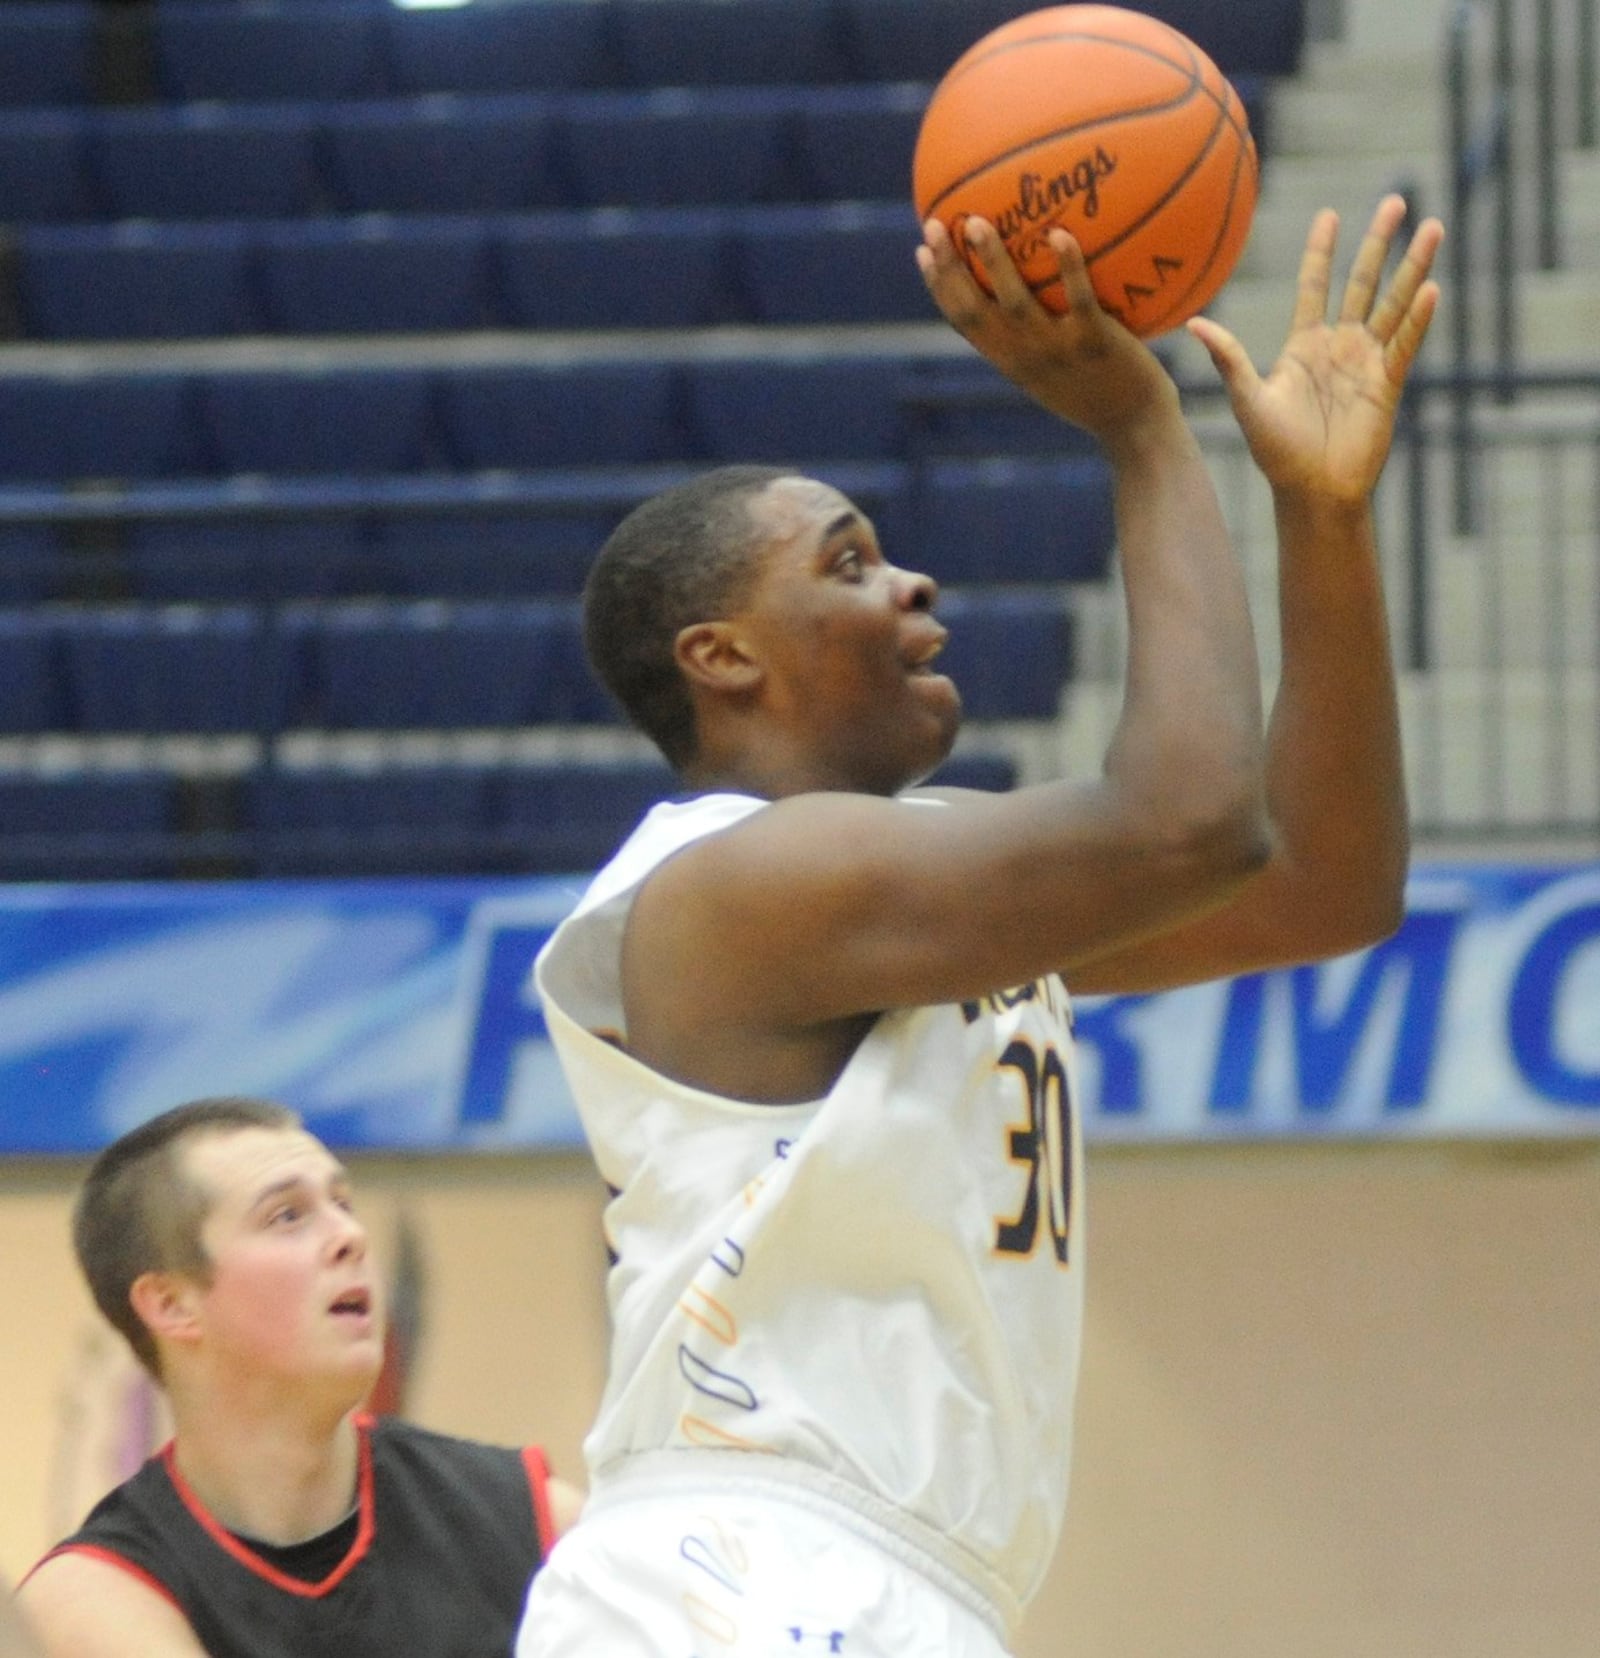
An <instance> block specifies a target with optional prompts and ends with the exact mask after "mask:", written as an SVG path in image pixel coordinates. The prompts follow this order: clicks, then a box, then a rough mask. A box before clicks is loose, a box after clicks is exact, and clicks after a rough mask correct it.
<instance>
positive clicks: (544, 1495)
mask: <svg viewBox="0 0 1600 1658" xmlns="http://www.w3.org/2000/svg"><path fill="white" fill-rule="evenodd" d="M522 1466H523V1468H524V1469H526V1470H527V1475H528V1490H529V1492H530V1494H531V1495H532V1497H533V1529H534V1531H535V1532H536V1533H537V1535H538V1538H539V1561H540V1564H541V1565H542V1564H543V1563H544V1561H545V1560H546V1559H547V1558H548V1557H549V1554H550V1551H551V1549H553V1548H554V1547H555V1542H556V1521H555V1515H554V1514H553V1513H552V1511H551V1508H550V1464H549V1462H548V1461H547V1460H546V1458H545V1454H544V1451H543V1449H542V1448H541V1447H540V1446H538V1445H524V1446H523V1448H522Z"/></svg>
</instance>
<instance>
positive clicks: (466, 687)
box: [307, 602, 571, 730]
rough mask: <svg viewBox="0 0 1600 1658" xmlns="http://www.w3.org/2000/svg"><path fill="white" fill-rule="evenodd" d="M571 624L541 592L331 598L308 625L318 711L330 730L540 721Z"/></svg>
mask: <svg viewBox="0 0 1600 1658" xmlns="http://www.w3.org/2000/svg"><path fill="white" fill-rule="evenodd" d="M562 626H568V627H570V626H571V623H570V621H568V620H567V619H566V618H564V617H562V616H560V615H559V614H558V613H557V612H555V611H554V610H553V609H552V607H551V606H549V605H542V604H538V603H532V602H530V603H523V604H511V603H501V604H443V603H422V604H403V605H393V604H389V605H382V604H360V605H355V604H352V605H338V606H333V607H330V608H328V609H326V610H324V611H323V612H322V613H321V614H320V615H319V616H318V617H317V618H316V621H315V623H314V625H313V626H311V628H310V630H309V631H308V635H307V640H308V644H309V645H310V648H311V650H312V653H313V661H314V663H315V666H316V680H317V684H318V688H319V700H318V705H317V714H316V717H317V719H318V721H319V723H320V724H321V725H323V726H324V727H326V728H328V729H331V730H411V729H447V728H461V727H506V726H520V725H528V724H534V723H537V720H538V719H539V717H540V707H541V703H542V702H543V701H544V700H545V693H546V685H545V681H547V680H548V679H549V677H550V658H551V654H552V651H551V641H552V639H553V637H554V635H555V634H556V632H557V631H558V630H559V628H561V627H562Z"/></svg>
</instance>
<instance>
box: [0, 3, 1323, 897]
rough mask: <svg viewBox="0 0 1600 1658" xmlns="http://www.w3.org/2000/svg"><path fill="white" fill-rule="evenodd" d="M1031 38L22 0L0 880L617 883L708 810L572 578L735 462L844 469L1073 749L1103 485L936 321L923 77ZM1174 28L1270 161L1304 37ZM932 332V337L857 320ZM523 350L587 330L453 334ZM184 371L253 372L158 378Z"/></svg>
mask: <svg viewBox="0 0 1600 1658" xmlns="http://www.w3.org/2000/svg"><path fill="white" fill-rule="evenodd" d="M1025 9H1027V7H1025V6H1022V5H1018V4H1015V3H1014V0H506V3H499V0H496V3H482V4H477V5H472V6H463V7H459V8H440V9H408V8H405V7H400V6H395V5H392V4H390V3H388V0H149V3H148V4H144V5H141V6H138V7H113V8H107V7H104V6H99V5H96V4H94V3H92V0H38V3H36V4H17V5H10V6H5V7H0V225H3V226H4V227H5V232H6V238H7V244H8V246H7V251H6V256H5V257H4V258H3V259H0V318H4V319H5V320H6V323H7V324H8V325H9V328H10V331H11V333H12V335H13V338H14V340H15V341H16V343H17V344H18V345H19V346H22V347H26V348H37V354H36V355H35V356H34V357H32V358H29V359H28V360H27V361H26V362H25V364H23V366H19V367H13V366H9V365H3V364H0V433H3V434H4V439H5V441H4V442H3V443H0V751H3V754H4V757H5V758H4V763H3V764H0V876H3V877H7V878H24V877H29V876H36V875H46V876H48V875H54V874H59V873H62V872H63V871H68V872H79V873H84V874H90V875H100V874H116V873H124V874H136V875H144V874H156V875H161V874H174V873H178V874H182V873H205V874H211V873H217V872H219V871H220V872H229V871H231V872H242V873H299V872H318V871H339V872H347V873H388V872H394V871H400V870H405V869H450V868H464V867H471V868H506V869H522V868H549V869H582V868H585V867H589V866H592V865H593V864H594V863H596V862H598V861H599V860H600V859H601V858H602V857H603V856H604V854H605V853H606V851H607V850H608V849H609V847H610V846H611V845H613V844H614V843H615V841H616V839H617V838H618V837H619V836H620V834H621V833H623V832H624V831H625V829H626V828H627V826H628V825H629V824H630V823H631V822H632V821H633V820H634V819H635V818H636V817H637V816H638V814H639V812H640V811H641V810H642V809H643V808H644V807H645V806H646V805H648V804H649V803H650V802H651V801H653V800H655V799H659V798H662V797H664V796H665V795H667V794H668V793H670V791H671V788H672V782H671V779H670V776H669V775H668V773H667V772H666V770H665V768H664V767H663V766H662V765H661V764H660V763H659V762H657V761H655V760H654V759H650V758H645V757H642V755H641V753H640V750H639V748H638V747H629V746H628V743H627V739H626V736H625V734H624V733H623V731H622V730H621V728H620V725H619V721H618V715H617V711H616V710H615V709H614V708H613V707H612V705H611V703H610V701H609V699H608V698H607V697H606V696H605V694H604V693H603V692H602V691H601V690H600V688H599V687H598V686H597V685H596V684H595V682H594V681H593V679H592V677H591V676H590V675H589V673H588V671H587V669H586V666H585V663H584V659H583V650H582V642H581V633H580V627H579V614H578V595H579V593H580V591H581V586H582V581H583V577H584V574H585V572H586V570H587V567H588V564H589V562H590V560H591V558H592V556H593V553H594V551H595V549H596V548H597V547H598V545H599V544H600V542H601V541H602V540H603V539H604V537H605V535H606V534H607V533H608V532H609V531H610V529H611V528H612V527H613V526H614V525H615V524H616V523H617V522H618V521H619V520H620V518H621V517H622V516H623V515H624V514H625V513H626V512H627V511H628V510H629V509H630V508H631V507H632V506H633V505H634V504H636V503H637V502H638V501H640V500H642V499H643V498H645V497H646V496H647V495H649V494H651V493H653V492H654V491H655V490H657V489H658V488H660V487H662V486H663V485H664V484H666V483H668V482H671V481H674V480H675V479H677V478H680V477H684V476H687V475H689V474H690V473H692V472H695V471H699V470H702V469H703V468H705V467H707V466H710V465H716V464H720V463H722V462H727V461H734V460H741V461H742V460H765V461H771V462H775V463H779V464H785V465H795V466H797V467H801V468H804V469H805V470H807V471H809V472H811V473H813V474H814V475H816V476H819V477H823V478H825V479H827V480H828V481H830V482H833V483H835V484H837V485H838V487H840V488H841V489H843V490H845V491H846V492H847V493H848V494H850V495H851V496H852V498H853V499H855V500H856V501H857V502H858V503H859V504H860V505H861V506H862V507H863V508H864V509H865V510H866V511H867V512H868V513H870V514H871V516H872V517H873V519H874V521H875V522H876V524H877V527H878V530H879V533H880V536H881V537H882V539H883V541H884V544H885V547H886V550H887V552H888V554H889V556H890V557H892V558H895V559H897V560H898V561H900V562H903V563H906V564H910V565H914V566H917V567H920V568H925V569H927V570H928V571H930V573H932V574H933V575H934V576H936V577H937V578H938V579H939V581H940V582H941V584H943V586H944V588H945V589H946V591H945V595H944V597H943V599H942V600H941V614H942V615H943V617H944V618H945V620H946V621H947V622H948V624H949V626H950V628H951V641H950V645H949V647H948V651H947V655H946V659H945V660H946V663H947V665H948V666H949V667H950V669H951V671H952V672H954V673H955V674H956V676H957V678H958V680H959V682H960V683H961V685H962V689H963V694H964V698H965V702H966V706H967V710H968V714H969V717H970V718H971V719H972V720H973V721H974V722H975V723H976V726H977V729H978V730H979V731H980V732H981V731H983V730H984V729H986V728H987V727H988V726H989V725H990V724H991V723H993V724H994V725H996V726H1007V725H1010V724H1013V723H1016V722H1022V723H1032V722H1041V721H1049V720H1051V719H1053V718H1054V717H1055V716H1056V714H1057V711H1058V709H1059V706H1060V700H1061V696H1062V693H1063V689H1064V687H1065V686H1066V685H1067V684H1068V682H1069V681H1070V678H1071V675H1072V672H1073V652H1074V643H1075V642H1074V636H1073V627H1072V620H1073V618H1072V607H1071V604H1070V601H1069V594H1068V590H1069V588H1070V587H1071V586H1072V585H1073V584H1079V583H1094V582H1098V581H1100V580H1102V579H1103V578H1104V577H1105V575H1106V572H1107V570H1108V568H1109V563H1110V558H1111V554H1112V547H1113V541H1114V528H1113V522H1112V515H1111V500H1110V491H1109V484H1108V479H1107V475H1106V473H1105V470H1104V467H1103V466H1102V464H1101V463H1100V461H1099V460H1098V458H1097V457H1096V456H1094V455H1093V454H1092V453H1091V452H1090V451H1089V450H1088V449H1087V448H1086V447H1085V446H1084V445H1083V444H1082V443H1081V442H1079V441H1078V440H1076V439H1075V438H1074V435H1073V434H1072V433H1071V432H1070V431H1066V430H1064V429H1063V428H1062V427H1061V426H1060V425H1059V423H1057V422H1055V421H1053V420H1051V419H1049V418H1048V417H1045V416H1043V415H1042V414H1041V413H1040V412H1039V411H1037V410H1035V409H1033V408H1031V406H1027V405H1024V404H1021V403H1020V402H1019V401H1018V399H1017V398H1016V397H1015V395H1012V394H1009V393H1008V392H1007V391H1006V389H1005V388H1004V387H1003V386H1002V385H1001V384H1000V382H999V381H998V379H997V377H996V376H995V375H994V374H993V373H992V371H990V370H989V369H988V368H987V366H986V365H984V364H982V363H981V362H979V361H978V360H977V359H976V358H975V357H970V356H968V355H964V354H963V353H962V352H961V351H960V349H959V348H956V347H955V346H954V343H953V339H952V338H951V337H949V336H948V335H947V331H944V330H942V328H938V327H936V326H935V325H936V324H937V317H936V313H935V311H934V309H933V307H932V304H931V302H930V300H929V299H928V296H927V294H926V291H925V289H924V288H923V285H922V282H921V279H920V277H919V275H918V273H917V271H916V267H915V263H914V260H913V258H912V249H913V248H914V246H915V243H916V240H917V228H916V224H915V218H914V215H913V212H912V209H911V206H910V202H909V176H910V164H911V152H912V147H913V144H914V141H915V135H916V130H917V124H918V121H919V120H920V117H921V112H922V110H923V108H924V107H925V105H926V101H927V98H928V96H929V94H930V91H931V88H932V84H933V82H934V80H935V79H936V78H937V76H938V75H939V74H940V73H942V71H943V69H944V68H945V67H947V66H948V64H949V63H950V62H951V61H953V59H954V58H955V57H956V56H957V55H958V54H959V52H960V51H961V50H963V49H964V48H965V46H966V45H968V44H970V43H971V41H972V40H974V39H976V38H977V36H978V35H980V34H982V33H983V32H984V31H985V30H986V29H988V28H989V27H992V26H993V25H994V24H996V23H998V22H1000V21H1002V20H1003V19H1004V18H1006V17H1009V16H1013V15H1016V14H1017V13H1018V12H1020V11H1022V10H1025ZM1148 9H1151V10H1154V11H1157V12H1158V14H1160V15H1165V16H1167V17H1169V19H1170V20H1171V21H1173V22H1174V23H1176V24H1177V25H1178V26H1179V27H1182V28H1186V29H1187V30H1188V31H1189V32H1190V33H1192V34H1193V35H1195V37H1196V38H1197V39H1199V40H1200V42H1201V44H1202V45H1205V46H1207V47H1208V49H1210V50H1212V51H1213V54H1214V55H1215V56H1217V57H1218V60H1219V62H1221V63H1222V64H1223V67H1224V68H1225V69H1227V70H1229V71H1230V72H1232V73H1234V75H1235V77H1236V79H1237V81H1238V84H1239V89H1240V91H1241V94H1242V95H1243V96H1244V97H1245V100H1246V104H1247V107H1248V108H1249V110H1250V113H1251V117H1252V122H1253V124H1254V125H1255V126H1256V130H1257V134H1258V138H1259V139H1263V140H1264V139H1265V136H1266V131H1267V117H1268V106H1267V92H1268V88H1269V84H1270V77H1271V76H1273V75H1275V74H1281V73H1285V72H1289V71H1290V70H1291V69H1292V67H1293V60H1294V58H1295V56H1296V55H1297V54H1298V51H1299V49H1300V37H1301V34H1303V26H1302V25H1301V24H1300V23H1299V22H1298V21H1297V20H1298V19H1299V17H1300V12H1301V8H1300V6H1299V5H1298V4H1290V3H1283V4H1279V3H1278V0H1263V9H1264V11H1271V12H1273V14H1274V16H1278V15H1280V14H1281V17H1282V18H1283V19H1286V20H1288V21H1287V22H1286V23H1284V24H1283V26H1281V27H1274V28H1266V29H1262V28H1260V27H1255V28H1248V27H1243V26H1241V25H1240V23H1239V22H1238V20H1237V19H1236V18H1235V17H1234V16H1233V14H1232V13H1230V12H1229V11H1228V10H1227V8H1223V7H1220V6H1217V5H1215V4H1208V3H1206V0H1187V3H1185V0H1161V3H1159V4H1155V5H1152V6H1150V7H1149V8H1148ZM1249 9H1250V10H1251V12H1252V15H1254V12H1255V8H1249ZM108 11H115V12H117V13H118V14H119V15H118V17H117V19H116V27H115V28H114V29H113V28H110V27H109V25H108V16H107V13H108ZM119 43H120V49H122V50H124V51H127V50H128V49H129V48H130V46H131V47H132V48H133V49H134V55H133V58H132V59H131V60H129V61H128V62H125V63H124V64H123V65H122V69H121V80H120V81H119V80H118V79H117V75H116V74H114V73H111V72H110V71H112V70H114V69H115V68H116V65H115V64H114V63H113V62H112V57H111V56H109V55H108V54H114V50H115V49H118V47H119ZM141 77H142V79H141ZM130 87H131V88H132V91H130ZM113 88H115V89H116V90H108V89H113ZM907 324H911V325H919V324H920V325H926V326H927V327H928V329H929V331H930V333H938V334H939V335H940V336H941V340H940V345H939V348H938V349H933V350H929V351H927V352H923V351H921V350H920V349H919V348H918V347H916V346H914V345H913V346H910V347H905V348H896V349H892V350H891V349H888V348H886V347H884V346H882V345H880V344H875V343H872V342H871V341H870V340H868V339H867V337H866V336H867V334H868V333H870V331H872V330H874V329H876V328H879V327H884V326H887V327H891V328H904V325H907ZM707 330H716V331H721V332H723V333H727V334H729V335H730V338H731V342H732V343H730V338H724V339H722V340H720V342H719V343H718V344H717V345H716V347H715V348H714V349H712V348H706V349H702V344H701V336H702V333H703V331H707ZM613 331H625V332H626V334H627V336H628V338H629V340H630V341H631V343H630V344H628V345H627V347H626V348H623V347H621V346H619V345H618V344H617V343H616V342H615V341H611V340H609V338H602V336H607V337H608V336H609V335H610V334H611V333H612V332H613ZM792 331H801V332H803V333H804V336H805V337H804V339H803V340H801V339H790V338H789V335H790V333H791V332H792ZM835 331H838V332H835ZM487 334H495V335H499V336H502V337H503V338H504V339H505V340H507V341H513V340H517V339H526V338H528V337H530V336H532V337H543V336H546V335H548V336H550V337H551V338H552V339H553V340H561V339H563V338H565V337H570V338H571V341H572V344H571V346H570V348H564V349H562V350H559V351H552V352H537V353H529V352H526V351H522V350H518V349H511V348H508V349H507V350H506V351H505V352H504V353H502V354H499V355H496V354H495V353H492V352H485V351H482V350H474V351H471V352H462V353H459V354H452V352H451V351H450V350H449V349H447V348H446V349H441V347H440V341H441V340H445V341H448V340H449V339H451V338H455V337H461V338H466V337H468V336H480V337H481V336H484V335H487ZM733 336H736V337H733ZM773 338H782V339H784V340H785V341H786V343H784V344H783V345H781V346H777V347H774V346H772V345H769V344H766V343H762V342H765V341H768V340H771V339H773ZM412 341H416V342H417V343H418V344H419V345H421V344H426V345H427V349H426V350H419V351H417V352H416V354H415V355H410V354H408V349H407V348H408V345H409V343H410V342H412ZM164 342H191V343H195V344H198V343H201V342H209V344H210V346H212V347H214V348H215V349H214V350H212V351H211V353H210V355H207V356H204V357H200V356H196V355H192V354H189V355H183V354H176V353H173V354H167V355H158V354H153V353H150V352H149V351H148V350H145V351H144V353H143V354H142V355H139V356H138V359H137V361H134V359H133V357H131V356H128V355H127V354H126V353H127V351H128V348H133V351H134V352H135V353H136V354H137V353H138V351H139V348H148V347H150V346H152V345H154V344H159V343H164ZM320 342H330V343H332V342H338V344H339V345H340V347H341V348H342V349H340V350H338V351H333V352H328V353H325V354H319V353H317V352H315V351H313V350H311V349H309V348H310V347H313V346H315V345H317V344H318V343H320ZM362 342H365V343H366V345H367V346H368V347H369V349H367V350H366V351H365V352H364V353H363V352H359V351H358V352H352V351H351V350H349V349H347V348H348V347H349V346H350V345H351V344H352V343H356V344H360V343H362ZM741 342H747V343H748V346H749V348H748V349H745V348H744V344H743V343H741ZM101 347H107V348H115V349H116V350H117V351H118V352H122V353H124V355H122V356H116V357H113V356H109V355H108V356H107V357H105V358H104V359H103V360H102V359H98V358H96V356H95V352H96V350H97V349H98V348H101ZM289 347H293V348H294V350H293V351H292V352H290V351H288V350H287V349H280V348H289ZM51 353H55V355H53V356H52V355H51ZM544 735H549V736H550V738H551V741H552V742H553V743H554V748H553V750H551V752H553V753H555V754H556V755H557V757H556V758H541V757H540V756H541V755H542V754H543V753H544V750H542V749H540V748H539V746H538V742H537V741H535V742H534V745H533V747H532V748H528V747H526V746H519V744H518V741H517V739H519V738H522V737H530V736H531V737H532V738H533V739H539V738H541V737H542V736H544ZM485 741H487V742H488V747H487V748H485V747H484V746H483V745H484V743H485ZM419 743H420V744H421V747H420V748H418V747H417V746H416V745H417V744H419ZM97 745H98V746H97ZM407 745H411V746H409V747H408V746H407ZM586 745H587V746H586ZM486 755H487V756H489V757H487V758H486V757H485V756H486ZM63 756H65V757H66V758H65V760H63ZM174 756H177V758H176V759H174ZM419 756H420V757H419ZM75 757H76V758H75ZM63 768H64V769H63ZM75 768H76V769H75ZM1015 776H1016V762H1015V761H1014V760H1013V759H1011V758H1008V757H1007V756H1006V755H1003V754H998V753H992V754H982V753H963V754H962V755H960V756H958V757H957V758H956V760H954V761H953V762H952V763H951V766H950V768H948V772H947V775H946V777H945V778H942V779H941V780H948V781H955V782H965V783H969V784H974V785H976V786H980V787H1007V786H1009V785H1010V784H1011V782H1013V781H1014V780H1015ZM68 827H70V828H71V830H72V835H71V837H70V844H69V843H68V840H66V839H63V838H62V837H63V835H64V833H65V831H66V829H67V828H68ZM62 860H66V861H65V862H62Z"/></svg>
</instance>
